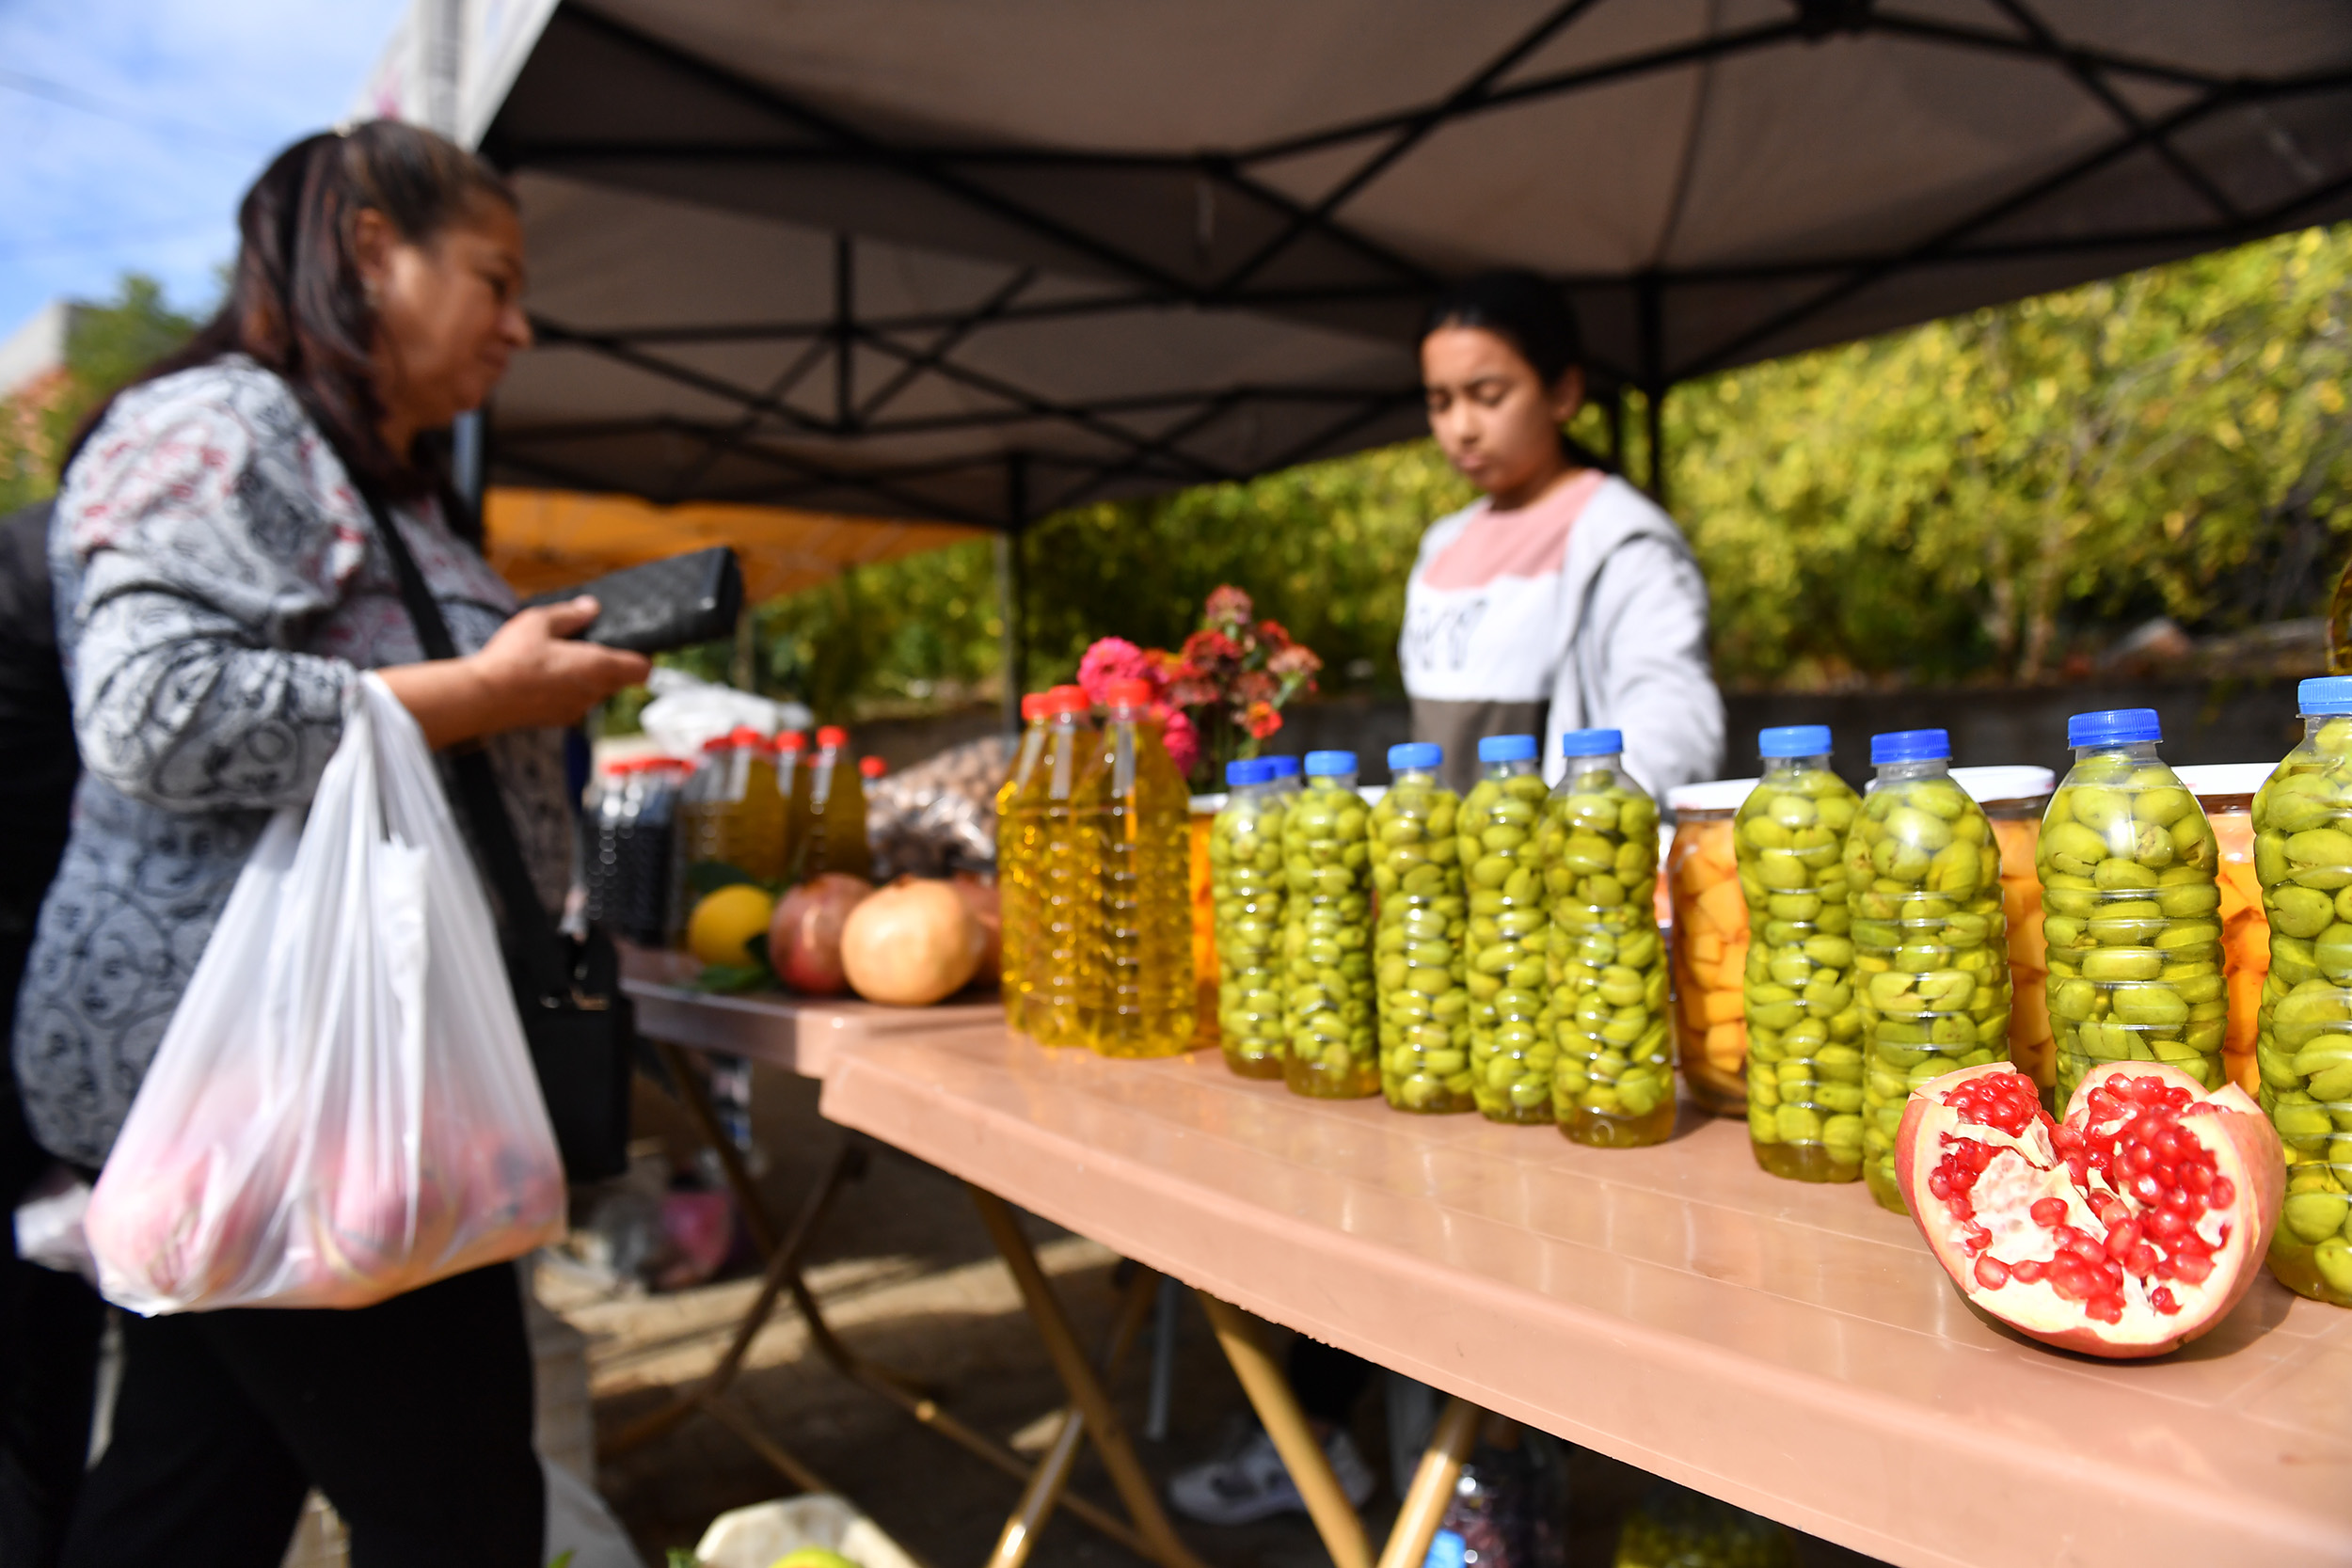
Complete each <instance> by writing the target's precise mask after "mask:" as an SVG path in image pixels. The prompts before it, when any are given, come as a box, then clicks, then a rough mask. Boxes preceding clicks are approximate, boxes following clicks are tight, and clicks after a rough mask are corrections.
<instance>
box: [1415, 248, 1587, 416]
mask: <svg viewBox="0 0 2352 1568" xmlns="http://www.w3.org/2000/svg"><path fill="white" fill-rule="evenodd" d="M1448 326H1475V327H1479V328H1482V329H1483V330H1485V331H1487V332H1491V333H1493V334H1494V335H1495V336H1496V337H1498V338H1501V339H1502V341H1505V342H1507V343H1509V344H1510V345H1511V346H1512V347H1513V348H1515V349H1518V351H1519V357H1520V358H1522V359H1524V360H1526V361H1527V362H1528V364H1530V365H1531V366H1533V367H1534V371H1535V378H1536V379H1537V380H1538V381H1540V382H1542V383H1543V384H1544V386H1545V387H1546V388H1550V387H1554V386H1557V385H1558V384H1559V381H1560V378H1561V376H1563V375H1565V374H1566V373H1567V372H1569V371H1570V370H1573V369H1576V368H1577V367H1579V366H1581V365H1582V364H1583V363H1584V345H1583V342H1582V341H1581V339H1579V338H1578V336H1577V332H1576V314H1575V312H1574V311H1572V310H1570V309H1568V300H1567V296H1566V295H1565V294H1564V293H1561V292H1560V290H1559V289H1558V288H1556V287H1555V286H1553V285H1552V284H1549V283H1547V282H1545V281H1544V280H1543V279H1542V278H1540V277H1536V276H1535V275H1534V273H1532V272H1522V271H1519V270H1518V269H1513V270H1510V271H1505V272H1482V273H1480V274H1478V275H1477V276H1476V277H1466V278H1464V279H1462V281H1460V282H1459V283H1453V284H1449V285H1447V287H1446V288H1445V290H1444V292H1442V293H1439V294H1438V297H1437V300H1436V301H1435V302H1434V303H1433V304H1432V305H1431V306H1430V307H1429V320H1428V323H1427V325H1424V326H1422V329H1421V335H1422V337H1423V338H1426V337H1428V336H1429V334H1431V333H1432V332H1435V331H1437V330H1438V329H1439V328H1441V327H1448Z"/></svg>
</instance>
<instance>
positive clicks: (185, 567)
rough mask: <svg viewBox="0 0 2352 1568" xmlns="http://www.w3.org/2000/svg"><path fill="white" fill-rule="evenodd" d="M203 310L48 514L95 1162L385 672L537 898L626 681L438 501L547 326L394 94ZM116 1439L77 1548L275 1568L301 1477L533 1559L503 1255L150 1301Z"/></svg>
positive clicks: (466, 1557)
mask: <svg viewBox="0 0 2352 1568" xmlns="http://www.w3.org/2000/svg"><path fill="white" fill-rule="evenodd" d="M238 229H239V239H240V247H239V251H238V256H237V262H236V268H235V272H234V275H233V278H232V280H231V283H230V294H229V298H228V300H227V302H226V303H225V304H224V305H223V306H222V308H221V310H220V313H219V315H217V316H216V317H215V318H214V320H213V321H212V322H211V323H210V324H209V325H206V326H205V327H204V328H203V330H202V331H200V332H199V334H198V335H197V337H196V339H195V341H193V342H191V343H190V344H189V345H188V346H187V347H186V348H185V349H183V350H182V351H181V352H180V353H178V354H175V355H173V356H170V357H169V358H168V359H167V360H165V361H164V362H163V363H161V364H159V365H156V366H154V367H153V368H152V369H151V370H150V371H148V372H146V374H145V375H143V376H142V377H141V378H139V380H138V381H136V382H135V383H134V384H133V385H132V386H131V387H129V388H125V389H124V390H123V391H121V392H120V393H119V394H118V395H117V396H116V397H115V398H114V399H113V400H112V402H111V403H110V404H108V405H107V406H105V407H103V408H102V409H101V410H100V411H99V412H98V414H97V415H96V416H94V418H93V420H92V422H91V424H90V425H89V426H87V427H86V431H85V433H84V435H83V436H81V437H80V439H79V441H78V443H77V446H76V449H75V451H73V452H72V453H71V454H70V456H69V462H68V466H67V468H66V472H65V483H64V488H63V491H62V493H61V494H60V496H59V498H58V504H57V510H56V519H55V522H54V524H53V525H52V531H51V534H50V562H51V566H52V569H53V571H54V572H55V574H56V579H57V602H58V604H59V606H60V609H61V611H62V613H61V614H60V617H59V622H60V625H59V632H60V642H61V651H62V653H63V655H64V658H65V664H66V669H67V673H68V678H69V683H70V685H71V687H72V695H73V707H74V727H75V733H76V736H77V738H78V739H79V741H80V743H81V749H82V754H83V762H84V765H85V767H86V768H87V772H86V773H85V774H84V776H83V778H82V782H81V784H80V786H79V792H78V796H77V799H76V802H75V816H74V822H73V830H72V838H71V840H70V841H69V843H68V845H67V847H66V852H65V859H64V863H63V865H62V866H61V868H60V870H59V872H58V876H57V880H56V885H55V887H54V888H53V889H52V891H51V892H50V895H49V896H48V899H47V901H46V903H45V904H44V905H43V907H42V911H41V916H40V929H39V931H38V933H37V935H36V937H35V939H34V946H33V953H32V958H31V962H30V965H29V967H28V969H27V972H26V974H25V977H24V991H23V995H22V998H21V1001H20V1004H19V1007H18V1012H17V1021H16V1033H15V1061H16V1069H17V1075H18V1081H19V1083H20V1085H21V1086H22V1089H23V1094H24V1109H25V1114H26V1117H27V1120H28V1121H29V1122H30V1124H31V1126H32V1130H33V1133H34V1136H35V1137H36V1138H38V1139H39V1141H40V1144H41V1145H42V1146H43V1147H44V1148H47V1149H48V1150H49V1151H50V1152H52V1153H53V1154H56V1156H58V1157H59V1158H61V1159H63V1160H66V1161H68V1162H70V1163H72V1164H77V1165H80V1166H82V1167H84V1168H85V1169H90V1168H94V1167H97V1166H99V1165H100V1164H103V1162H104V1160H105V1158H106V1154H107V1150H108V1148H109V1147H110V1146H111V1145H112V1143H113V1141H114V1138H115V1135H116V1133H117V1132H118V1131H119V1128H120V1126H121V1124H122V1119H123V1117H124V1115H125V1113H126V1112H127V1111H128V1110H129V1108H130V1104H131V1100H132V1097H133V1095H134V1094H135V1092H136V1090H137V1088H138V1085H139V1081H140V1078H141V1076H142V1075H143V1074H144V1072H145V1071H146V1069H147V1066H148V1063H149V1060H150V1059H151V1057H152V1055H153V1053H154V1051H155V1048H156V1045H157V1043H158V1041H159V1040H160V1038H161V1037H162V1034H163V1030H164V1026H165V1024H166V1022H167V1021H168V1020H169V1018H170V1016H171V1013H172V1010H173V1008H174V1006H176V1005H177V1003H178V1001H179V998H180V995H181V992H182V990H183V989H184V988H185V986H186V984H187V980H188V976H189V974H190V971H191V970H192V968H193V967H194V965H195V963H196V961H197V958H198V957H199V955H200V954H201V953H202V951H203V948H204V944H205V941H206V938H207V937H208V936H209V934H210V933H211V930H212V928H213V926H214V924H215V921H216V920H217V918H218V917H219V914H220V911H221V908H222V905H223V904H224V902H225V901H226V900H227V898H228V896H229V892H230V886H231V885H232V884H233V883H234V882H235V880H236V878H237V874H238V872H239V870H240V869H241V868H242V866H243V864H244V862H245V859H246V854H247V853H248V851H249V850H250V849H251V848H252V846H253V844H254V841H255V839H256V837H257V835H258V834H259V833H260V832H261V830H262V825H263V824H264V822H265V821H266V820H267V819H268V816H269V815H270V813H271V812H272V811H273V810H275V809H276V808H278V807H281V806H289V805H300V804H301V803H303V802H304V801H305V800H308V799H309V798H310V795H311V793H312V791H313V790H314V788H315V787H316V785H317V783H318V779H319V775H320V772H321V770H322V769H323V768H325V767H326V760H327V758H328V757H329V755H331V754H332V753H333V752H334V750H335V747H336V744H337V742H338V740H339V739H340V738H341V736H342V723H343V715H344V713H345V712H346V711H347V709H348V705H349V704H350V703H351V702H352V700H353V697H354V693H355V689H356V686H357V683H358V680H359V676H360V672H362V671H365V670H380V671H382V672H383V675H384V679H385V681H386V683H387V684H388V685H389V686H390V688H391V689H392V690H393V692H394V694H395V695H397V696H398V697H399V698H400V700H401V701H402V702H403V703H404V704H405V705H407V707H408V709H409V711H410V712H412V713H413V714H415V715H416V717H417V720H418V722H419V723H420V725H421V727H422V729H423V731H424V734H425V736H426V738H427V739H428V740H429V741H430V742H431V743H432V744H433V745H434V746H435V747H447V746H452V745H455V744H458V743H460V742H467V741H475V740H481V741H484V742H485V744H486V747H487V749H488V751H489V753H490V757H491V762H492V764H493V767H494V768H495V770H496V772H497V774H498V778H499V782H500V784H501V790H502V793H503V794H504V796H505V799H506V804H507V810H508V813H509V815H510V816H512V817H513V819H514V821H515V823H516V832H517V834H518V836H519V837H520V838H521V840H522V841H523V847H524V852H525V855H526V857H527V858H528V859H529V860H530V862H531V863H532V870H533V874H534V880H535V881H536V882H537V884H538V889H539V892H540V895H541V896H542V897H543V898H544V899H545V900H546V902H547V903H548V907H549V909H550V910H554V909H556V908H559V907H560V905H561V902H562V899H563V895H564V890H565V885H566V883H567V882H568V880H569V858H570V842H569V841H570V817H569V814H568V811H567V808H566V804H565V799H564V761H563V752H562V747H561V743H560V739H559V736H558V734H557V732H556V731H555V730H553V729H549V728H547V727H546V726H550V725H568V724H571V723H574V722H576V721H578V720H579V719H580V717H581V715H582V714H583V713H584V712H585V711H586V710H587V708H588V707H589V706H590V705H593V704H595V703H596V702H598V701H600V700H601V699H603V698H604V697H606V696H609V695H611V694H612V692H613V691H615V690H617V689H620V688H622V687H624V686H627V685H629V684H631V683H633V682H636V681H640V680H643V679H644V675H645V671H646V665H645V660H644V659H643V658H642V657H638V656H636V655H633V654H625V653H618V652H613V651H612V650H608V649H603V648H598V647H595V646H592V645H589V644H586V643H580V642H574V641H565V638H566V637H567V636H568V634H570V633H572V632H575V631H577V630H579V629H580V627H581V626H585V625H586V624H587V622H588V621H589V620H590V619H591V618H592V617H593V616H594V614H595V612H596V606H595V605H594V603H593V602H591V601H586V600H578V601H574V602H573V603H571V604H569V605H565V606H562V607H559V608H555V609H546V610H523V611H520V612H517V611H516V608H515V599H514V595H513V594H511V593H510V592H509V590H508V589H507V587H506V585H505V584H504V583H503V582H501V580H500V579H499V578H498V577H497V576H496V574H494V573H493V572H491V571H490V569H489V568H488V567H487V566H486V565H485V564H484V562H483V561H482V558H481V557H480V555H478V554H477V553H476V552H475V550H474V548H473V547H472V546H471V545H470V544H469V543H468V542H467V539H466V536H465V530H466V524H465V521H464V519H463V518H462V517H461V516H460V515H458V513H457V512H456V511H454V510H453V508H452V505H451V503H450V502H449V501H448V500H447V499H446V498H447V495H448V491H447V487H446V484H445V483H443V482H442V474H441V469H440V453H441V451H442V450H443V442H442V438H441V433H442V432H443V431H445V430H446V428H447V427H448V425H449V424H450V422H451V420H453V418H455V416H457V415H458V414H460V413H462V412H464V411H466V410H468V409H470V408H474V407H477V406H479V405H480V404H481V403H482V402H483V400H484V399H485V397H487V396H488V395H489V392H490V389H491V388H492V387H494V386H495V385H496V384H497V382H498V380H499V378H500V376H501V374H502V373H503V372H504V371H505V369H506V363H507V359H508V357H509V356H511V355H512V354H513V353H514V352H515V351H516V349H518V348H522V347H525V346H527V345H528V344H529V342H530V341H531V333H530V328H529V326H528V325H526V324H525V321H524V318H523V314H522V307H521V293H522V284H523V259H522V230H521V227H520V225H519V223H518V222H517V219H516V209H515V198H514V195H513V193H512V192H511V191H510V190H509V189H508V188H507V186H506V185H505V183H504V182H502V181H501V179H500V178H499V176H498V175H497V174H496V173H495V172H493V171H492V170H491V168H490V167H489V166H487V165H486V164H484V163H483V162H481V161H480V160H478V159H477V158H475V157H473V156H472V155H471V154H469V153H468V152H466V151H464V150H461V149H459V148H457V147H455V146H453V145H452V144H451V143H449V142H447V141H444V140H442V139H441V138H440V137H438V136H436V135H432V134H431V133H429V132H425V131H421V130H418V129H415V128H412V127H409V126H404V125H398V124H394V123H390V122H388V121H378V122H375V123H372V124H367V125H362V126H359V127H358V128H357V129H355V130H353V131H351V132H350V133H348V134H347V135H318V136H313V137H311V138H310V139H309V140H307V141H303V142H299V143H297V144H295V145H294V147H292V148H290V149H288V150H286V151H285V152H283V153H281V154H280V155H279V156H278V159H277V160H276V161H275V162H274V163H272V164H271V165H270V166H269V167H268V169H267V170H266V171H264V172H263V174H262V177H261V179H260V180H259V181H257V182H255V184H254V186H253V188H252V189H251V190H250V191H248V192H247V193H246V198H245V200H244V203H243V205H242V206H241V207H240V209H239V212H238ZM362 485H365V486H369V487H372V488H373V490H374V491H375V492H376V493H378V494H380V495H382V496H383V497H385V498H386V499H387V501H388V504H389V506H390V508H391V509H392V516H393V517H394V519H395V522H396V526H397V527H398V528H399V529H400V531H401V536H402V538H403V539H404V540H405V543H406V545H407V547H408V550H409V552H410V553H411V554H412V555H413V556H414V557H415V559H416V562H417V564H418V566H419V568H420V569H421V573H422V576H423V578H424V579H425V582H426V584H427V586H428V587H429V589H430V591H431V592H432V594H433V595H434V597H435V598H436V599H437V601H439V604H440V607H441V610H442V614H443V615H444V617H445V618H446V619H447V621H448V622H449V625H450V627H451V630H452V633H453V636H454V638H455V640H456V641H457V642H458V644H459V646H460V647H461V648H464V649H467V650H469V651H468V652H466V653H464V654H463V655H462V657H457V658H453V659H449V660H437V661H423V660H421V649H420V645H419V642H418V638H417V632H416V628H415V627H414V626H412V625H411V623H410V621H409V618H408V616H407V613H406V611H405V609H404V608H403V606H402V602H401V597H400V590H399V585H398V582H397V579H396V578H395V577H394V568H393V564H392V560H391V558H390V556H389V555H388V554H387V552H386V548H385V546H384V542H383V541H382V540H381V539H380V538H378V537H377V536H376V530H375V525H374V524H373V522H372V521H371V520H370V516H369V512H368V508H367V506H366V505H365V504H364V503H363V501H362V499H361V498H360V495H359V493H358V492H359V487H360V486H362ZM123 1349H124V1371H123V1378H122V1383H121V1386H120V1391H119V1396H118V1402H117V1404H116V1407H115V1413H114V1419H113V1436H112V1440H111V1441H110V1442H109V1444H108V1446H107V1448H106V1451H105V1454H104V1457H103V1459H102V1460H101V1461H100V1463H99V1465H97V1467H96V1468H95V1469H94V1470H93V1471H92V1472H91V1473H90V1475H89V1477H88V1479H87V1481H86V1483H85V1485H84V1487H83V1489H82V1495H81V1498H80V1501H79V1504H78V1507H77V1509H76V1512H75V1515H74V1519H73V1523H72V1528H71V1531H70V1533H69V1536H68V1540H67V1543H66V1546H65V1552H64V1560H65V1561H66V1562H67V1563H69V1564H75V1565H84V1564H87V1565H90V1568H102V1565H103V1568H135V1565H140V1564H148V1563H154V1564H167V1563H168V1564H172V1565H175V1568H179V1565H184V1564H187V1563H191V1562H197V1563H214V1562H217V1563H224V1564H226V1563H274V1562H276V1561H277V1560H278V1559H279V1557H280V1556H282V1555H283V1553H284V1551H285V1548H286V1544H287V1541H288V1539H289V1537H290V1536H291V1535H292V1533H293V1530H294V1522H295V1518H296V1515H297V1513H298V1512H299V1510H300V1508H301V1506H302V1498H303V1494H304V1492H305V1491H306V1490H307V1489H308V1488H309V1487H311V1486H316V1487H318V1488H319V1489H320V1490H321V1491H323V1492H325V1493H326V1496H327V1497H328V1498H329V1499H330V1500H331V1501H332V1502H333V1503H334V1505H335V1507H336V1510H337V1511H338V1512H339V1513H341V1514H342V1517H343V1518H344V1520H345V1521H346V1522H347V1523H348V1524H349V1525H350V1527H351V1532H352V1542H353V1556H354V1559H355V1560H357V1561H359V1562H363V1563H373V1564H424V1563H433V1564H439V1565H453V1564H481V1565H483V1568H492V1565H497V1568H526V1565H528V1568H538V1565H539V1563H540V1562H541V1560H542V1559H541V1554H540V1546H541V1539H540V1538H541V1534H542V1531H543V1528H544V1502H543V1498H542V1484H541V1481H540V1471H539V1466H538V1461H537V1459H536V1457H535V1455H534V1454H533V1452H532V1440H531V1433H532V1363H531V1352H530V1347H529V1345H528V1343H527V1341H526V1339H525V1338H524V1330H523V1316H522V1304H521V1300H520V1296H519V1293H518V1290H517V1284H516V1274H515V1271H514V1269H513V1268H511V1267H508V1266H506V1265H503V1264H501V1265H498V1266H495V1267H492V1268H487V1269H483V1270H480V1271H478V1272H476V1273H473V1274H469V1275H458V1276H456V1277H454V1278H451V1279H445V1280H442V1281H440V1282H438V1283H437V1284H434V1285H430V1286H427V1287H425V1288H424V1289H422V1290H419V1291H413V1292H411V1293H409V1294H407V1295H404V1296H398V1297H395V1298H393V1299H392V1300H390V1301H388V1302H384V1303H382V1304H380V1305H378V1306H375V1307H364V1308H361V1309H358V1310H354V1311H304V1310H284V1309H277V1310H251V1311H235V1310H230V1311H220V1312H201V1313H190V1314H185V1315H179V1316H169V1317H162V1318H154V1319H145V1320H141V1319H133V1320H131V1321H130V1322H129V1323H128V1324H127V1326H126V1328H125V1331H124V1336H123Z"/></svg>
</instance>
